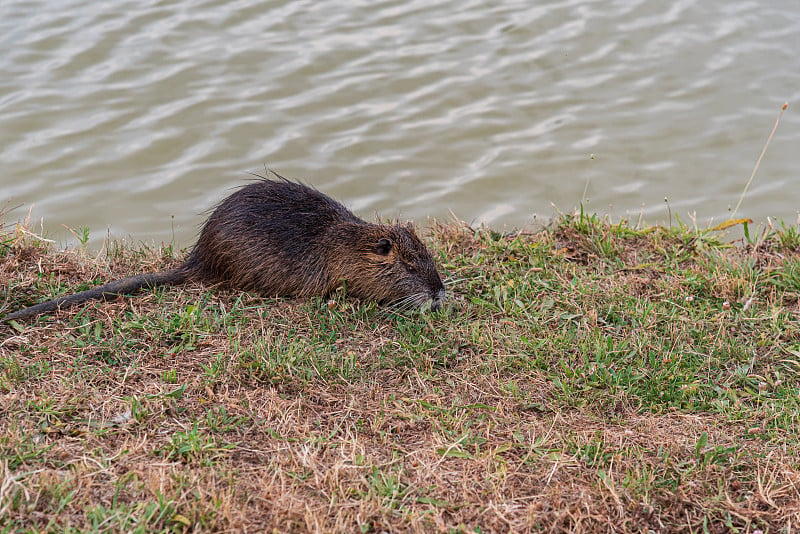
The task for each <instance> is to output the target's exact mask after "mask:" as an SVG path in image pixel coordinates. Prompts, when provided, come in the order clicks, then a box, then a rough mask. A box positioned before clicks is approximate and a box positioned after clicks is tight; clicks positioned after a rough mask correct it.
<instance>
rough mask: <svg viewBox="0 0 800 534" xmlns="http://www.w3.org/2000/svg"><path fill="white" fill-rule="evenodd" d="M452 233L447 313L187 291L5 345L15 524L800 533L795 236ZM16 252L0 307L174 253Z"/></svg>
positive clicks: (2, 366) (76, 317) (10, 506)
mask: <svg viewBox="0 0 800 534" xmlns="http://www.w3.org/2000/svg"><path fill="white" fill-rule="evenodd" d="M430 233H431V235H430V236H429V240H430V243H431V244H432V247H433V248H434V249H435V251H436V256H437V258H438V261H439V262H440V265H441V266H442V268H443V271H444V272H445V273H446V275H447V276H448V277H449V278H450V279H452V280H454V283H453V285H452V286H451V289H452V295H451V299H450V300H449V302H448V303H447V305H446V306H445V309H444V310H443V311H441V312H438V313H434V314H429V315H422V316H420V315H408V316H398V315H392V314H390V313H387V312H386V311H385V310H382V309H380V308H379V307H376V306H375V305H372V304H363V303H357V302H353V301H350V300H348V299H346V298H344V297H341V296H339V297H337V298H335V299H333V300H331V301H326V300H321V299H316V300H305V301H293V300H280V299H273V300H264V299H258V298H255V297H252V296H249V295H246V294H241V293H237V292H233V291H229V290H225V289H220V288H216V289H215V288H208V287H199V286H187V287H185V288H161V289H158V290H155V291H153V292H148V293H145V294H142V295H141V296H138V297H135V298H129V299H118V300H114V301H111V302H105V303H97V302H95V303H91V304H90V305H88V306H83V307H79V308H77V309H72V310H69V311H64V312H61V313H59V314H57V315H56V316H55V317H42V318H39V319H38V320H37V321H35V322H28V323H22V324H19V325H15V328H10V327H7V326H4V327H0V328H2V330H0V458H2V460H0V531H1V532H14V531H25V530H29V531H47V532H63V531H66V530H67V529H68V528H72V529H74V530H75V531H84V530H94V531H109V532H111V531H113V532H118V531H132V532H133V531H138V532H154V531H211V530H226V531H237V530H247V531H251V532H270V531H275V532H284V531H286V532H291V531H296V532H305V531H338V532H359V531H360V532H406V531H408V532H527V531H534V532H539V531H555V532H561V531H576V532H612V531H614V532H626V531H628V532H646V531H647V530H652V531H654V532H674V531H687V532H703V531H709V532H756V531H762V532H788V531H790V530H791V529H793V528H794V529H796V528H798V526H800V460H799V458H800V437H798V428H799V427H800V421H799V419H800V390H799V389H798V383H799V382H800V380H798V378H800V324H799V323H798V317H799V315H798V313H800V305H799V304H798V299H800V232H798V229H797V228H796V227H791V226H789V227H787V226H781V227H780V228H774V229H771V230H770V231H768V232H765V233H763V234H760V236H759V237H757V238H756V237H755V236H750V237H751V238H752V239H751V240H750V241H752V242H747V241H745V242H744V243H743V244H740V245H739V246H735V247H730V246H727V245H725V243H724V239H723V237H722V236H721V235H720V233H719V232H715V231H695V230H691V229H688V228H685V227H678V226H676V227H673V228H671V229H668V228H647V229H636V228H633V227H632V225H629V224H627V223H624V222H623V223H612V222H610V221H606V220H602V219H600V218H598V217H595V216H586V215H582V214H576V215H570V216H563V217H561V218H560V219H559V220H557V221H555V222H553V223H552V224H551V225H550V226H549V227H548V228H546V229H544V230H542V231H537V232H535V233H532V234H510V235H501V234H498V233H495V232H492V231H490V230H487V229H481V230H473V229H470V228H467V227H466V226H464V225H459V224H449V225H435V226H434V227H433V228H432V229H431V232H430ZM5 241H6V243H5V245H3V246H2V249H1V250H0V286H1V287H2V298H3V306H4V309H3V310H2V312H3V313H5V312H8V311H11V310H13V309H17V308H19V307H22V306H24V305H28V304H32V303H34V302H38V301H40V300H44V299H47V298H51V297H53V296H55V295H59V294H62V293H64V292H68V291H69V292H72V291H78V290H82V289H86V288H87V287H89V286H90V285H94V284H98V283H101V282H103V281H107V280H109V279H111V278H116V277H122V276H125V275H128V274H131V273H134V272H140V271H143V270H158V269H163V268H166V267H168V266H171V265H174V264H175V263H176V261H177V260H176V259H175V258H174V257H173V253H172V251H170V250H168V249H167V250H158V251H148V250H142V249H138V250H136V249H132V248H127V247H123V246H113V247H111V248H110V249H108V250H106V251H104V252H103V253H101V254H99V255H92V254H86V253H81V252H80V251H57V250H48V249H47V248H46V247H45V246H43V245H42V244H41V242H39V241H37V240H36V239H35V238H32V237H30V236H25V235H23V234H16V235H10V236H8V237H6V238H5Z"/></svg>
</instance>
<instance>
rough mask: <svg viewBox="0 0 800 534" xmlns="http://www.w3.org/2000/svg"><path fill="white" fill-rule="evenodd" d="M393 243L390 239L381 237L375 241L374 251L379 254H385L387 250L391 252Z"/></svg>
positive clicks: (387, 252)
mask: <svg viewBox="0 0 800 534" xmlns="http://www.w3.org/2000/svg"><path fill="white" fill-rule="evenodd" d="M393 244H394V243H392V240H391V239H387V238H385V237H382V238H380V239H379V240H378V242H377V243H375V253H376V254H380V255H381V256H386V255H388V254H389V252H391V250H392V245H393Z"/></svg>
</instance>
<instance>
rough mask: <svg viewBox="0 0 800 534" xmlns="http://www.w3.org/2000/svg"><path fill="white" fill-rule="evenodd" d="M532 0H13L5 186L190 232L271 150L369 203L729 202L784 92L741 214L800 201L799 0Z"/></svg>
mask: <svg viewBox="0 0 800 534" xmlns="http://www.w3.org/2000/svg"><path fill="white" fill-rule="evenodd" d="M531 4H533V3H532V2H527V1H520V2H515V1H511V0H505V1H500V2H488V1H487V2H479V1H468V2H464V1H457V2H456V1H452V0H447V1H442V2H438V3H433V2H429V1H424V2H423V1H411V2H328V1H317V0H313V1H293V2H275V1H271V2H257V1H254V0H241V1H238V2H225V3H222V2H216V1H210V0H182V1H180V2H178V1H164V2H140V1H138V0H137V1H130V0H129V1H117V2H83V1H55V2H52V1H49V2H45V1H32V0H5V1H4V2H2V3H0V50H2V54H0V74H2V75H1V76H0V202H4V201H5V200H6V199H11V203H12V204H13V205H15V204H19V203H22V204H24V206H23V208H20V209H18V210H16V211H15V212H14V217H15V218H21V217H23V216H24V215H25V214H26V213H27V211H28V209H30V208H31V207H32V214H33V217H34V218H35V219H38V218H41V217H44V221H45V228H46V229H47V230H48V232H49V233H50V235H51V236H52V237H55V238H57V239H59V240H66V239H67V237H68V236H69V234H68V232H67V231H66V230H65V229H64V228H63V227H62V225H67V226H70V227H79V226H82V225H88V226H89V227H91V228H92V231H93V236H94V237H95V238H96V239H98V240H99V239H102V238H103V237H105V235H106V233H107V231H108V230H109V229H110V232H111V234H112V235H113V236H115V237H125V238H132V239H133V240H135V241H138V240H143V241H148V242H149V241H153V240H156V241H170V240H171V239H172V236H173V232H174V235H175V239H176V241H177V243H178V245H180V246H187V245H189V244H191V243H192V242H193V240H194V235H195V233H196V231H197V228H198V226H199V225H200V224H201V223H202V221H203V218H204V216H203V215H202V212H203V211H204V210H206V209H207V208H209V207H210V206H212V205H213V204H214V203H216V202H217V201H219V200H220V199H221V198H222V197H223V196H225V195H226V194H228V192H229V191H230V190H231V189H232V188H234V187H236V186H237V185H240V184H242V183H244V182H245V181H246V180H248V178H250V177H249V175H248V174H247V172H248V171H252V172H263V169H264V166H265V165H266V166H268V167H270V168H273V169H275V170H277V171H278V172H280V173H281V174H283V175H285V176H287V177H292V178H297V179H301V180H303V181H305V182H308V183H311V184H313V185H315V186H317V187H318V188H320V189H321V190H323V191H325V192H327V193H330V194H332V195H333V196H335V197H337V198H339V199H341V200H343V201H344V202H345V204H347V205H348V206H350V207H351V208H353V209H354V210H355V211H356V212H357V213H359V214H361V215H362V216H364V217H367V218H372V216H373V213H374V212H379V213H380V214H381V216H383V217H396V216H400V217H403V218H413V219H417V220H420V219H422V220H424V219H425V217H427V216H435V217H439V218H448V217H450V211H451V210H452V212H453V213H455V214H456V215H457V216H458V217H459V218H462V219H465V220H467V221H480V220H485V221H486V222H488V223H489V224H491V225H493V226H501V225H514V226H520V225H525V224H527V223H530V222H531V220H532V215H533V214H534V213H536V214H538V215H539V217H540V218H541V217H545V218H546V217H548V216H550V215H552V214H553V213H555V210H554V208H553V207H552V205H553V204H554V205H555V206H557V207H558V208H559V209H561V210H570V209H572V208H573V207H575V206H576V205H577V204H578V203H579V202H581V199H582V198H584V197H585V200H586V202H587V206H588V209H589V210H591V211H598V212H604V213H612V214H614V215H617V216H619V215H625V214H627V213H630V214H631V215H632V216H634V217H638V215H639V214H640V213H641V212H643V214H644V217H645V219H646V220H649V221H652V222H658V221H661V220H665V219H666V209H665V204H664V198H665V197H668V198H669V199H670V206H671V209H672V212H673V213H678V214H681V215H682V216H683V218H684V219H686V214H687V213H690V212H696V214H697V216H698V218H699V219H700V220H707V219H708V218H715V219H717V220H720V219H722V218H725V217H727V215H728V213H729V211H728V210H729V207H730V206H733V205H735V204H736V201H737V199H738V196H739V194H740V193H741V192H742V189H743V187H744V184H745V183H746V181H747V178H748V177H749V175H750V172H751V170H752V168H753V165H754V163H755V161H756V159H757V157H758V155H759V153H760V151H761V148H762V145H763V143H764V141H765V140H766V138H767V135H768V134H769V132H770V130H771V128H772V126H773V124H774V121H775V118H776V117H777V114H778V111H779V109H780V106H781V104H783V102H784V101H788V102H789V104H790V107H789V110H788V111H787V112H786V114H785V115H784V117H783V120H782V122H781V124H780V126H779V128H778V132H777V134H776V136H775V138H774V139H773V141H772V144H771V145H770V147H769V150H768V152H767V155H766V157H765V159H764V161H763V163H762V164H761V167H760V170H759V173H758V175H757V176H756V178H755V180H754V183H753V185H752V187H751V190H750V192H749V193H748V195H747V197H746V200H745V202H744V205H743V207H742V209H741V210H740V212H739V214H740V215H742V216H750V217H753V218H757V219H761V220H763V219H764V218H766V217H767V216H778V217H782V218H785V219H789V220H792V221H793V220H794V219H795V217H796V214H797V210H798V202H797V199H798V198H800V172H799V171H798V167H799V166H800V114H798V109H796V105H797V104H800V98H798V97H800V53H799V52H800V9H798V7H800V6H798V5H797V2H796V0H771V1H766V2H756V1H748V0H730V1H728V0H725V1H723V0H704V1H701V0H676V1H672V2H652V1H645V0H618V1H592V0H551V1H549V2H539V3H537V4H538V5H536V6H535V7H531ZM793 106H794V107H793ZM584 191H585V193H584Z"/></svg>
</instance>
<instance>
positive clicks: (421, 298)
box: [4, 175, 445, 321]
mask: <svg viewBox="0 0 800 534" xmlns="http://www.w3.org/2000/svg"><path fill="white" fill-rule="evenodd" d="M276 176H277V175H276ZM278 178H279V179H278V180H269V179H266V178H263V179H261V180H259V181H257V182H254V183H252V184H249V185H247V186H245V187H243V188H241V189H239V190H238V191H236V192H235V193H233V194H232V195H230V196H229V197H228V198H226V199H225V200H223V201H222V203H221V204H220V205H219V206H218V207H217V208H216V209H215V210H214V213H213V214H212V215H211V217H209V219H208V221H206V224H205V226H204V227H203V229H202V231H201V232H200V237H199V239H198V241H197V243H196V244H195V246H194V249H193V250H192V251H191V253H190V254H189V257H188V258H187V259H186V261H185V262H184V263H183V264H182V265H181V266H180V267H178V268H177V269H175V270H172V271H167V272H163V273H153V274H142V275H138V276H131V277H128V278H123V279H121V280H115V281H113V282H109V283H107V284H105V285H102V286H99V287H96V288H94V289H90V290H88V291H83V292H81V293H76V294H74V295H67V296H64V297H60V298H57V299H55V300H51V301H48V302H43V303H41V304H37V305H35V306H31V307H30V308H25V309H22V310H18V311H15V312H13V313H10V314H8V315H7V316H5V318H4V320H6V321H9V320H14V319H25V318H28V317H33V316H35V315H39V314H42V313H47V312H52V311H55V310H58V309H61V308H65V307H68V306H72V305H74V304H80V303H82V302H86V301H87V300H90V299H97V298H108V297H110V296H114V295H120V294H126V293H133V292H136V291H138V290H140V289H142V288H146V287H153V286H157V285H169V284H182V283H184V282H187V281H190V280H191V281H196V282H204V283H219V282H223V283H226V284H229V285H230V286H232V287H236V288H238V289H242V290H245V291H252V292H254V293H258V294H261V295H263V296H268V297H272V296H296V297H308V296H312V295H322V296H324V295H329V294H330V293H332V292H333V291H335V290H336V289H337V288H339V287H340V286H342V285H344V286H345V289H346V291H347V294H348V295H350V296H353V297H356V298H359V299H365V300H375V301H378V302H380V303H398V305H400V306H402V307H423V306H429V307H430V308H431V309H434V310H435V309H438V308H439V307H440V305H441V302H442V299H443V298H444V294H445V290H444V285H443V284H442V279H441V277H440V276H439V273H438V272H437V270H436V266H435V265H434V262H433V258H431V255H430V252H428V250H427V249H426V248H425V245H423V244H422V242H421V241H420V240H419V238H418V237H417V236H416V234H415V233H414V229H413V227H412V226H411V225H410V224H409V225H401V224H394V225H384V224H371V223H367V222H365V221H363V220H361V219H359V218H358V217H356V216H355V215H353V213H351V212H350V211H349V210H348V209H347V208H345V207H344V206H343V205H341V204H340V203H338V202H336V201H335V200H333V199H331V198H330V197H328V196H326V195H324V194H322V193H320V192H319V191H317V190H315V189H312V188H310V187H308V186H305V185H303V184H299V183H295V182H290V181H288V180H286V179H284V178H282V177H280V176H278Z"/></svg>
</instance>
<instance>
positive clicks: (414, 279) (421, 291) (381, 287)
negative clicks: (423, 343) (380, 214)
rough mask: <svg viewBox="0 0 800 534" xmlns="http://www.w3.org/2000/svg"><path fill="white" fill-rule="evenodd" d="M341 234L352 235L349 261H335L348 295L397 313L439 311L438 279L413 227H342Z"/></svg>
mask: <svg viewBox="0 0 800 534" xmlns="http://www.w3.org/2000/svg"><path fill="white" fill-rule="evenodd" d="M341 230H343V231H344V232H345V233H349V232H352V233H350V235H349V237H350V242H351V243H352V247H353V249H351V251H352V255H351V257H349V258H346V259H345V258H337V263H339V269H337V270H339V273H340V274H341V277H342V278H343V279H344V280H345V282H346V287H347V293H348V294H349V295H352V296H354V297H357V298H363V299H374V300H377V301H378V302H381V303H384V304H393V305H396V306H397V307H398V308H400V309H405V308H422V309H427V308H430V309H431V310H438V309H439V308H440V307H441V305H442V301H443V300H444V296H445V289H444V284H443V283H442V277H441V276H439V272H438V271H437V270H436V264H435V263H434V262H433V258H432V257H431V253H430V252H429V251H428V249H427V248H426V247H425V245H424V244H423V243H422V241H420V239H419V238H418V237H417V235H416V233H415V232H414V227H413V225H411V224H410V223H409V224H407V225H401V224H394V225H346V227H343V228H342V229H341ZM336 233H337V234H339V235H340V236H341V234H340V233H339V232H336Z"/></svg>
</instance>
